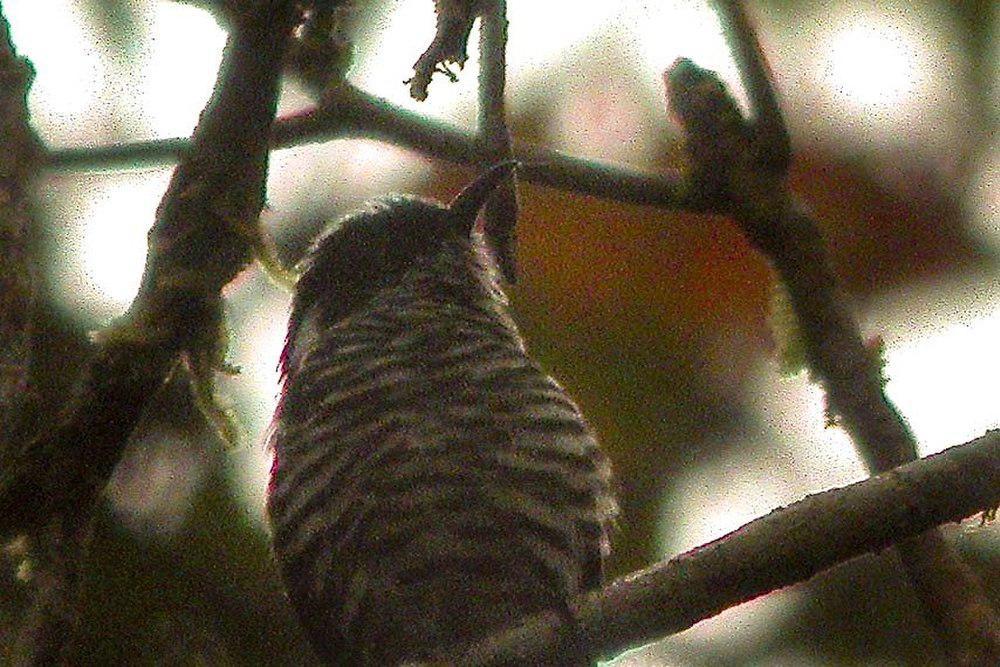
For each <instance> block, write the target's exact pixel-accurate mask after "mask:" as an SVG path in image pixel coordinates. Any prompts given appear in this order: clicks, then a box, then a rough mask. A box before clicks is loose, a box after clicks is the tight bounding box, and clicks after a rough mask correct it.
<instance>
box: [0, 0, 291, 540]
mask: <svg viewBox="0 0 1000 667" xmlns="http://www.w3.org/2000/svg"><path fill="white" fill-rule="evenodd" d="M244 7H245V9H242V10H241V11H242V13H241V14H240V15H239V16H237V17H236V18H235V20H234V24H235V25H234V29H233V32H232V34H231V36H230V39H229V43H228V44H227V46H226V51H225V54H224V57H223V63H222V66H221V71H220V75H219V80H218V83H217V86H216V91H215V94H214V95H213V98H212V100H211V101H210V102H209V104H208V106H207V107H206V110H205V112H204V113H203V114H202V117H201V120H200V121H199V124H198V127H197V129H196V130H195V134H194V138H193V141H192V147H191V149H190V151H189V152H188V153H186V154H185V157H184V159H183V160H182V162H181V163H180V164H179V165H178V167H177V170H176V171H175V173H174V177H173V180H172V181H171V184H170V187H169V189H168V191H167V193H166V195H165V196H164V199H163V201H162V202H161V204H160V207H159V210H158V211H157V218H156V222H155V223H154V226H153V229H152V230H151V231H150V235H149V239H150V248H149V254H148V256H147V261H146V269H145V273H144V275H143V279H142V284H141V287H140V290H139V294H138V296H137V297H136V299H135V301H134V302H133V303H132V306H131V308H130V309H129V312H128V313H127V314H126V315H125V316H124V317H123V318H121V320H119V321H118V322H116V323H114V324H113V325H112V326H111V327H109V329H108V330H106V331H104V332H102V333H101V335H100V336H99V342H100V344H99V345H98V349H97V352H96V355H95V357H94V359H93V360H92V361H91V362H90V364H89V367H88V369H87V371H86V373H85V377H84V379H83V381H82V383H81V385H80V388H79V390H78V392H77V395H76V396H75V398H74V400H73V401H72V403H71V404H70V406H69V407H68V408H67V409H66V410H64V412H63V414H62V416H61V417H60V418H59V420H58V422H57V425H56V426H55V427H53V428H50V429H48V430H45V431H44V432H43V433H42V434H41V435H40V436H39V437H38V438H37V439H36V440H33V441H31V442H30V443H28V444H27V446H26V447H25V449H24V451H23V452H22V453H21V455H20V457H19V458H18V460H17V461H16V465H12V466H6V467H5V468H4V469H3V471H2V472H0V475H2V477H0V533H2V534H4V535H9V534H11V533H13V532H17V531H23V530H29V529H31V528H33V527H35V526H37V525H40V524H41V523H43V522H46V521H47V520H48V519H49V518H50V517H52V516H53V515H63V514H66V515H76V514H78V513H83V514H86V513H88V512H89V511H90V508H91V507H92V506H93V501H94V499H95V498H96V496H97V494H98V493H100V491H101V490H102V489H103V488H104V486H105V484H106V482H107V480H108V477H109V476H110V474H111V472H112V470H113V469H114V467H115V465H116V464H117V462H118V459H119V457H120V455H121V452H122V450H123V448H124V446H125V443H126V440H127V439H128V437H129V434H130V433H131V432H132V429H133V428H134V427H135V425H136V423H137V421H138V419H139V415H140V413H141V411H142V409H143V406H144V405H145V403H146V402H147V401H148V400H149V398H150V397H151V396H152V395H153V394H154V393H155V392H156V390H157V388H158V387H159V386H160V385H161V384H162V383H163V381H164V380H165V378H166V377H167V375H168V373H169V371H170V370H171V368H172V367H173V365H174V363H175V360H176V358H177V356H178V354H179V353H181V352H187V353H191V354H195V355H202V354H209V353H207V352H206V348H211V347H213V346H214V345H215V344H216V342H215V337H216V336H217V334H218V326H219V318H220V306H219V290H220V289H221V288H222V286H223V285H225V284H226V283H227V282H229V281H230V280H231V279H232V278H233V277H234V276H235V275H236V274H237V273H238V272H239V271H240V270H242V269H243V268H244V266H245V265H246V264H247V263H248V261H249V260H250V257H251V245H252V232H251V231H249V230H253V229H256V227H255V225H256V220H257V216H258V215H259V213H260V209H261V206H262V204H263V193H264V177H265V173H266V167H267V158H268V136H269V131H270V127H271V123H272V120H273V117H274V109H275V105H276V100H277V94H278V83H279V77H280V72H281V66H282V58H283V53H284V50H285V45H286V42H287V38H288V35H289V34H290V32H291V29H292V26H293V22H294V17H295V7H296V2H295V1H294V0H261V1H260V2H256V3H253V4H252V5H244Z"/></svg>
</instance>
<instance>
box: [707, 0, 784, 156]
mask: <svg viewBox="0 0 1000 667" xmlns="http://www.w3.org/2000/svg"><path fill="white" fill-rule="evenodd" d="M713 4H714V5H715V11H716V13H717V14H718V15H719V19H720V22H721V23H722V32H723V34H724V35H725V36H726V43H727V44H728V45H729V48H730V50H732V52H733V55H734V57H735V58H736V62H737V63H738V65H739V69H740V75H741V76H742V78H743V81H744V84H745V85H746V87H747V95H748V96H749V98H750V106H751V107H752V108H753V110H754V113H755V114H756V117H755V119H754V137H755V140H756V141H757V143H758V146H757V148H759V149H760V150H759V152H758V161H759V163H760V164H762V165H763V166H765V167H767V168H768V169H770V170H772V171H775V172H785V171H787V170H788V167H789V165H790V164H791V158H792V148H791V139H790V138H789V134H788V127H787V126H786V125H785V117H784V115H783V114H782V113H781V105H780V104H778V92H777V90H776V89H775V87H774V86H773V85H772V83H771V81H772V79H773V77H772V76H771V69H770V67H768V65H767V58H765V57H764V52H763V50H762V49H761V47H760V40H759V39H758V38H757V31H756V30H754V28H753V23H752V22H751V21H750V18H749V17H748V16H747V14H746V10H745V9H744V6H743V2H741V1H740V0H713Z"/></svg>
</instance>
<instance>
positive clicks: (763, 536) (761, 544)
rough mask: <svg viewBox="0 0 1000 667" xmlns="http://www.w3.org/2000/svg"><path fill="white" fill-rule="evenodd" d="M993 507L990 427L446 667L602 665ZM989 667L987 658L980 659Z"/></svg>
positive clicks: (998, 457)
mask: <svg viewBox="0 0 1000 667" xmlns="http://www.w3.org/2000/svg"><path fill="white" fill-rule="evenodd" d="M998 503H1000V430H997V431H990V432H988V433H987V434H986V435H984V436H982V437H980V438H978V439H976V440H974V441H972V442H969V443H966V444H964V445H959V446H957V447H952V448H951V449H948V450H945V451H944V452H941V453H940V454H935V455H933V456H930V457H927V458H926V459H923V460H920V461H916V462H912V463H908V464H906V465H904V466H902V467H899V468H895V469H893V470H891V471H888V472H885V473H883V474H880V475H878V476H876V477H872V478H870V479H867V480H865V481H863V482H858V483H856V484H852V485H850V486H846V487H843V488H840V489H834V490H831V491H825V492H823V493H818V494H815V495H812V496H808V497H807V498H805V499H804V500H801V501H799V502H797V503H795V504H793V505H790V506H788V507H785V508H783V509H778V510H775V511H773V512H771V513H770V514H768V515H767V516H764V517H761V518H759V519H756V520H754V521H751V522H750V523H748V524H746V525H745V526H743V527H741V528H739V529H737V530H735V531H733V532H731V533H729V534H728V535H726V536H725V537H722V538H720V539H718V540H715V541H714V542H710V543H708V544H706V545H703V546H700V547H697V548H695V549H692V550H691V551H688V552H687V553H684V554H681V555H680V556H677V557H675V558H672V559H670V560H669V561H666V562H663V563H659V564H657V565H654V566H653V567H650V568H648V569H646V570H642V571H640V572H636V573H633V574H630V575H628V576H625V577H622V578H620V579H618V580H616V581H614V582H612V583H611V584H609V585H607V586H605V587H604V588H603V589H601V590H599V591H594V592H591V593H589V594H586V595H583V596H580V597H579V598H577V599H575V600H573V601H572V604H571V609H572V611H573V613H572V617H573V618H574V619H575V622H574V621H570V620H568V619H567V615H566V614H565V613H557V612H546V613H542V614H538V615H535V616H531V617H529V618H527V619H525V620H524V621H523V622H522V623H521V624H520V625H519V626H517V627H516V628H512V629H510V630H508V631H507V632H504V633H501V634H499V635H496V636H493V637H490V638H488V639H486V640H483V641H481V642H477V643H475V644H473V645H472V646H470V647H467V648H465V649H463V650H460V651H459V652H457V653H455V654H454V655H453V656H452V657H451V658H450V659H448V660H447V661H446V662H447V664H458V665H501V664H524V665H530V664H554V663H556V662H557V661H558V658H559V657H560V656H565V655H566V654H567V653H568V652H569V651H571V650H578V649H576V648H574V647H575V646H576V645H575V644H574V642H581V641H582V642H583V645H584V646H585V647H586V648H587V649H588V650H589V651H590V652H591V655H594V656H598V657H602V658H604V659H610V658H612V657H614V656H615V655H617V654H619V653H621V652H623V651H625V650H626V649H629V648H632V647H635V646H639V645H642V644H645V643H648V642H650V641H653V640H656V639H659V638H661V637H665V636H667V635H670V634H674V633H677V632H680V631H682V630H685V629H687V628H689V627H691V626H692V625H694V624H695V623H698V622H699V621H702V620H704V619H706V618H710V617H712V616H714V615H716V614H718V613H720V612H721V611H723V610H725V609H728V608H730V607H733V606H735V605H737V604H741V603H743V602H747V601H749V600H752V599H754V598H756V597H759V596H761V595H764V594H766V593H769V592H771V591H774V590H777V589H780V588H783V587H785V586H790V585H792V584H795V583H798V582H801V581H806V580H807V579H809V578H811V577H813V576H815V575H816V574H819V573H820V572H822V571H823V570H826V569H827V568H830V567H832V566H834V565H836V564H838V563H842V562H844V561H847V560H850V559H851V558H856V557H857V556H860V555H862V554H865V553H869V552H876V551H878V550H880V549H884V548H886V547H888V546H889V545H891V544H892V543H893V542H897V541H899V540H901V539H904V538H907V537H909V536H913V535H918V534H920V533H921V532H923V531H926V530H928V529H929V528H932V527H933V526H936V525H940V524H942V523H946V522H950V521H959V520H961V519H962V518H964V517H967V516H970V515H972V514H974V513H975V512H977V511H979V510H984V509H987V508H991V507H995V506H996V505H997V504H998ZM982 664H995V663H982Z"/></svg>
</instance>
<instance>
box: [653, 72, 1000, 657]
mask: <svg viewBox="0 0 1000 667" xmlns="http://www.w3.org/2000/svg"><path fill="white" fill-rule="evenodd" d="M758 75H759V73H758ZM666 76H667V83H668V96H669V98H670V103H671V109H672V111H673V112H674V114H675V115H676V116H677V118H678V119H679V120H680V122H681V124H682V125H683V126H684V129H685V132H686V134H687V136H688V153H689V160H690V163H691V171H690V173H691V182H690V185H689V187H690V188H691V192H692V196H693V197H694V198H695V199H696V200H697V199H701V200H706V201H713V202H722V204H723V208H724V210H726V211H727V212H728V214H729V215H730V216H731V217H732V218H733V219H734V220H735V221H736V223H737V224H738V225H739V226H740V227H741V228H742V229H743V232H744V233H745V235H746V236H747V238H748V239H749V240H750V242H751V243H753V244H754V245H755V246H756V247H757V248H758V249H759V250H760V251H761V252H762V253H763V254H764V255H765V256H766V257H767V258H768V259H769V260H770V261H771V263H772V264H773V265H774V267H775V268H776V269H777V271H778V274H779V276H780V280H781V281H782V284H783V286H784V288H785V289H786V290H787V293H788V295H789V297H790V301H791V304H792V307H793V310H794V312H795V318H796V320H797V324H798V329H799V331H800V333H801V337H802V342H803V347H804V350H805V356H806V361H807V363H808V366H809V369H810V372H811V373H812V375H813V376H814V377H815V378H816V379H817V380H818V381H819V382H820V383H821V384H822V385H823V387H824V388H825V389H826V393H827V401H828V404H829V407H830V411H831V413H832V414H834V415H836V416H837V417H838V419H839V421H840V423H842V424H843V426H844V428H845V429H846V430H847V431H848V433H850V434H851V436H852V438H853V440H854V442H855V444H856V446H857V448H858V450H859V452H860V453H861V456H862V458H863V459H864V461H865V464H866V465H867V466H868V468H869V470H871V471H873V472H879V471H883V470H887V469H889V468H892V467H894V466H898V465H901V464H902V463H905V462H907V461H911V460H913V459H915V458H916V455H917V447H916V440H915V439H914V437H913V434H912V433H911V432H910V430H909V427H908V426H907V425H906V423H905V421H904V420H903V418H902V417H901V415H900V414H899V413H898V412H897V411H896V409H895V407H894V406H893V405H892V403H891V402H890V401H889V399H888V397H887V396H886V395H885V392H884V384H885V381H884V378H883V377H882V366H881V358H880V354H879V351H878V350H877V349H872V348H869V347H868V346H866V345H865V343H864V341H863V339H862V338H861V332H860V329H859V327H858V325H857V323H856V322H855V320H854V318H853V317H852V315H851V313H850V309H849V308H848V306H847V300H846V298H845V297H844V295H843V294H842V292H841V291H840V288H839V286H838V284H837V279H836V275H835V273H834V271H833V267H832V265H831V264H830V261H829V258H828V256H827V253H826V248H825V246H824V243H823V238H822V234H821V233H820V231H819V228H818V226H817V225H816V224H815V222H814V221H813V220H812V219H811V218H810V217H809V215H807V214H806V213H805V212H804V211H803V210H802V208H801V207H800V206H799V205H798V204H796V203H795V202H794V200H793V198H792V196H791V195H790V193H789V192H788V189H787V185H786V183H785V173H784V171H783V170H775V169H774V168H773V167H774V164H773V163H772V162H770V160H771V159H772V158H773V156H774V155H776V154H778V153H779V152H780V147H773V146H768V145H767V142H768V141H773V140H775V139H776V138H777V139H779V140H780V137H770V138H768V137H762V136H760V135H757V134H756V133H755V131H754V128H753V127H752V126H750V125H749V124H747V123H746V122H745V121H744V119H743V118H742V116H741V114H740V112H739V109H738V107H737V106H736V103H735V102H734V101H733V99H732V98H731V97H730V96H729V94H728V92H727V91H726V89H725V86H724V84H723V83H722V82H721V81H720V80H719V79H718V77H717V76H716V75H715V74H714V73H712V72H708V71H706V70H703V69H701V68H699V67H697V66H696V65H694V64H693V63H691V62H689V61H683V60H682V61H678V63H676V64H675V65H674V67H673V68H672V69H671V71H670V72H668V73H667V75H666ZM746 77H747V83H748V85H767V86H770V82H769V80H766V79H764V80H763V82H762V81H760V80H759V79H758V77H757V75H753V74H747V75H746ZM758 97H767V96H766V95H758ZM772 97H773V95H772ZM898 546H899V551H900V557H901V559H902V561H903V564H904V566H905V567H906V569H907V572H908V574H909V576H910V580H911V582H912V583H913V584H914V587H915V589H916V591H917V594H918V597H919V599H920V600H921V603H922V605H923V609H924V611H925V616H926V617H927V620H928V621H929V622H930V623H931V624H932V625H933V626H934V627H935V629H936V630H937V631H938V634H939V636H940V637H941V638H942V640H943V641H944V642H945V644H946V646H947V648H948V650H949V651H950V653H951V655H952V657H953V658H954V659H955V661H956V662H958V663H960V664H980V663H983V664H986V661H987V660H992V659H995V658H1000V616H998V615H997V613H996V611H994V610H993V609H992V607H991V605H990V603H989V601H988V599H987V598H986V596H985V593H984V591H983V589H982V586H981V584H980V583H979V582H978V580H977V579H976V577H975V575H974V574H973V572H972V571H971V570H970V569H969V568H968V567H967V566H966V565H964V564H963V563H962V561H961V560H960V559H959V557H958V554H957V553H956V552H955V551H954V549H952V548H951V547H950V545H948V544H947V543H946V542H945V541H944V540H943V538H942V537H941V535H940V534H939V533H937V532H936V531H934V532H930V533H928V534H927V535H924V536H921V537H920V538H919V539H917V540H913V541H906V542H902V543H900V544H899V545H898Z"/></svg>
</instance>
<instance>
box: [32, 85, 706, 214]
mask: <svg viewBox="0 0 1000 667" xmlns="http://www.w3.org/2000/svg"><path fill="white" fill-rule="evenodd" d="M345 137H365V138H369V139H377V140H379V141H385V142H387V143H392V144H395V145H397V146H401V147H403V148H407V149H409V150H412V151H414V152H416V153H418V154H420V155H424V156H427V157H430V158H434V159H439V160H445V161H448V162H453V163H455V164H462V165H468V166H470V167H475V166H479V165H482V164H485V163H489V153H488V152H487V150H486V149H485V148H484V147H483V146H482V145H481V142H480V141H479V139H478V138H477V137H475V136H474V135H472V134H470V133H468V132H464V131H462V130H458V129H456V128H454V127H453V126H451V125H448V124H447V123H442V122H439V121H436V120H433V119H429V118H424V117H422V116H420V115H419V114H415V113H413V112H410V111H406V110H405V109H401V108H399V107H396V106H394V105H392V104H390V103H389V102H386V101H385V100H383V99H381V98H378V97H375V96H374V95H370V94H368V93H366V92H364V91H362V90H359V89H357V88H355V87H353V86H351V85H349V84H342V85H339V86H336V87H334V88H331V89H330V90H329V91H328V92H327V94H326V96H325V98H324V100H323V103H322V104H321V105H320V106H318V107H316V108H315V109H312V110H310V111H307V112H305V113H301V114H296V115H294V116H289V117H286V118H282V119H280V120H278V121H277V122H276V123H275V125H274V131H273V133H272V137H271V146H272V148H284V147H287V146H297V145H301V144H307V143H317V142H323V141H329V140H331V139H337V138H345ZM189 149H190V142H188V141H187V140H186V139H179V138H175V139H157V140H152V141H142V142H136V143H129V144H120V145H113V146H102V147H96V148H63V149H55V150H53V151H50V153H49V154H48V158H47V160H46V166H48V167H49V168H53V169H94V168H106V167H111V166H124V167H136V166H143V165H149V164H162V163H164V162H169V161H171V160H175V159H177V158H178V157H179V156H180V155H183V154H184V153H185V152H186V151H187V150H189ZM513 153H514V158H515V159H517V160H520V161H521V162H522V163H523V165H522V166H521V167H520V168H519V169H518V176H519V178H520V179H522V180H524V181H527V182H529V183H533V184H536V185H544V186H547V187H552V188H556V189H559V190H565V191H567V192H576V193H579V194H583V195H589V196H592V197H600V198H603V199H609V200H612V201H620V202H623V203H630V204H641V205H648V206H656V207H659V208H664V209H669V210H689V211H699V212H704V211H708V210H709V207H708V205H707V204H706V203H705V202H698V201H693V200H692V199H690V198H689V197H687V196H686V193H684V192H682V190H681V187H680V178H679V175H678V174H677V173H676V172H668V173H666V174H663V175H658V176H657V175H649V174H640V173H638V172H635V171H632V170H630V169H626V168H622V167H618V166H615V165H610V164H606V163H599V162H594V161H591V160H585V159H582V158H577V157H572V156H569V155H566V154H564V153H560V152H559V151H553V150H549V149H547V148H544V147H541V146H535V145H531V144H515V145H514V147H513Z"/></svg>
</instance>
